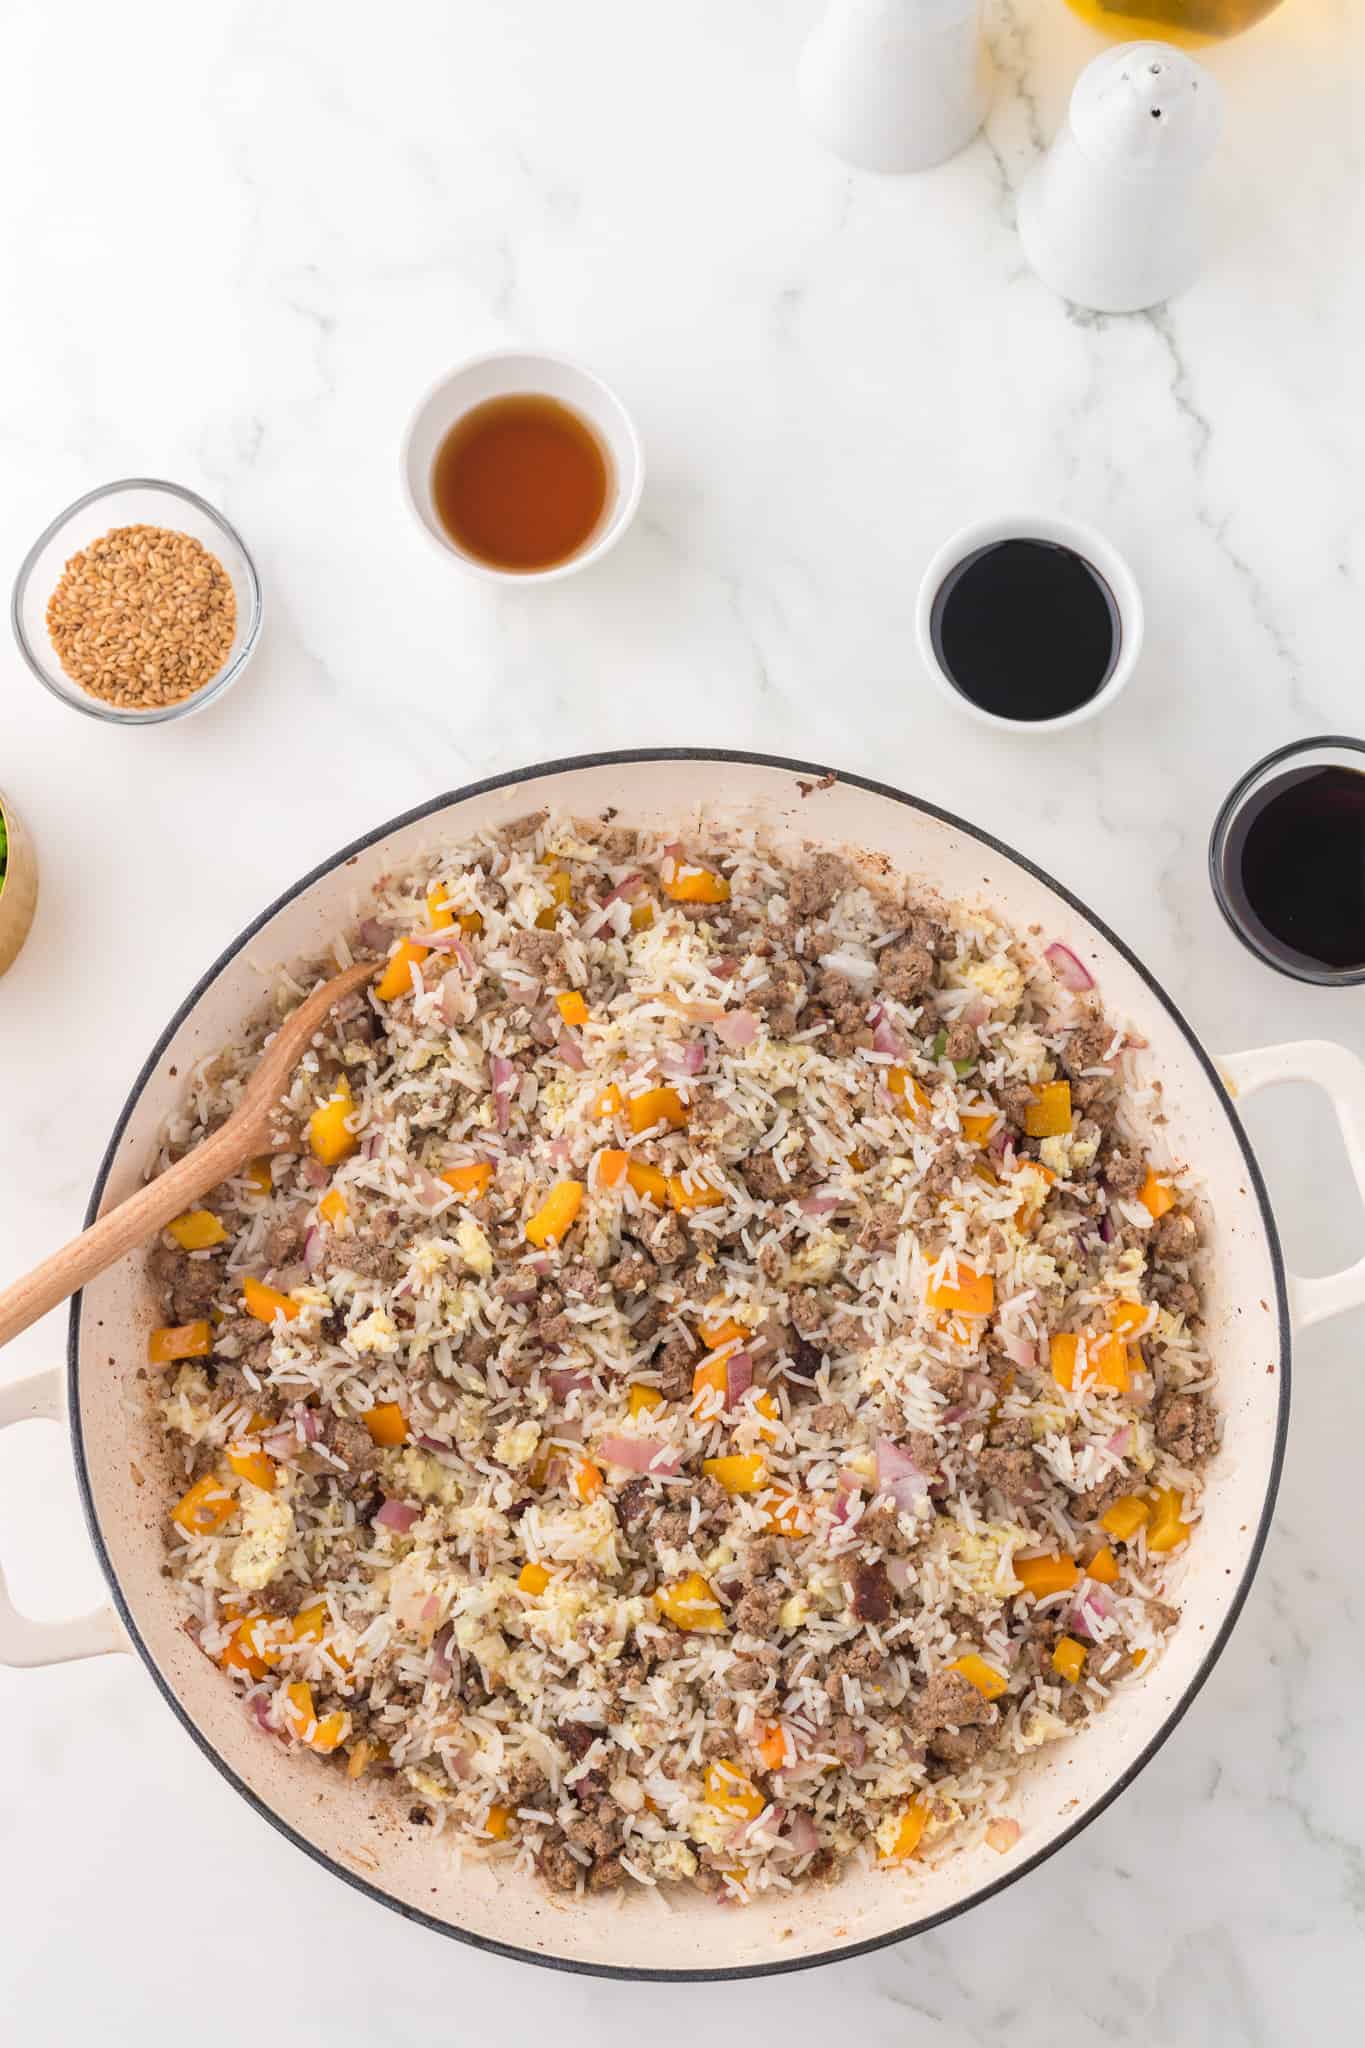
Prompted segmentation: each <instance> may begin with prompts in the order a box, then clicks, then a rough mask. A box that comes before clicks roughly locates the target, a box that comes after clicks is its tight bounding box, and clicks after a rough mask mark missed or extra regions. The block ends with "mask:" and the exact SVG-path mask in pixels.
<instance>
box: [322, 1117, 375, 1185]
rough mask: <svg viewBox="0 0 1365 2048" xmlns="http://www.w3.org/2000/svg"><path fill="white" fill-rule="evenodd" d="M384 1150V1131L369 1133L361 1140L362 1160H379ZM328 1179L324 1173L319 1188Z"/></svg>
mask: <svg viewBox="0 0 1365 2048" xmlns="http://www.w3.org/2000/svg"><path fill="white" fill-rule="evenodd" d="M383 1149H384V1133H383V1132H382V1131H371V1132H369V1134H368V1135H367V1136H366V1137H364V1138H362V1139H361V1142H360V1156H361V1158H362V1159H374V1158H377V1156H378V1155H379V1153H380V1152H382V1151H383ZM326 1178H327V1175H326V1173H325V1172H324V1173H323V1176H322V1181H319V1182H318V1186H319V1187H321V1186H322V1184H323V1181H325V1180H326Z"/></svg>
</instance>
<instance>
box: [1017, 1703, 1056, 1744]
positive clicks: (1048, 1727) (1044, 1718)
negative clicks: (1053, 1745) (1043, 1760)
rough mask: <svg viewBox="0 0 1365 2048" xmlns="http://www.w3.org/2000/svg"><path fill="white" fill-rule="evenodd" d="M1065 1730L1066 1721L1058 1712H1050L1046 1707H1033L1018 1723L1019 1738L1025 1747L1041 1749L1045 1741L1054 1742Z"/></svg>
mask: <svg viewBox="0 0 1365 2048" xmlns="http://www.w3.org/2000/svg"><path fill="white" fill-rule="evenodd" d="M1066 1732H1067V1727H1066V1722H1065V1721H1064V1720H1063V1719H1062V1717H1061V1715H1060V1714H1054V1713H1051V1712H1050V1711H1049V1710H1048V1708H1046V1707H1034V1708H1033V1709H1032V1711H1031V1712H1030V1714H1029V1715H1028V1717H1027V1719H1026V1720H1024V1721H1023V1722H1021V1724H1020V1728H1019V1740H1020V1742H1021V1743H1022V1744H1023V1746H1024V1748H1025V1749H1041V1748H1042V1746H1043V1744H1044V1743H1045V1742H1056V1741H1057V1740H1058V1739H1059V1738H1060V1737H1061V1736H1063V1735H1065V1734H1066Z"/></svg>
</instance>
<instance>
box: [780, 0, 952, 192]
mask: <svg viewBox="0 0 1365 2048" xmlns="http://www.w3.org/2000/svg"><path fill="white" fill-rule="evenodd" d="M990 80H991V74H990V60H989V58H988V56H987V53H986V43H985V38H984V37H983V35H982V33H981V0H829V6H828V7H827V8H826V11H825V14H824V17H823V19H822V20H821V21H820V22H819V23H818V24H817V25H816V27H815V28H814V29H813V30H812V32H811V35H810V38H809V40H808V41H807V43H806V47H805V49H804V50H803V52H802V55H801V64H800V69H799V71H798V74H797V90H798V92H799V94H800V99H801V106H802V109H803V111H804V113H805V116H806V119H807V120H808V121H809V122H810V125H811V127H812V128H813V129H814V130H815V132H816V134H817V135H818V136H819V137H820V139H821V141H822V142H824V143H826V144H827V145H828V147H829V148H830V149H832V150H833V151H834V152H835V154H836V156H841V157H843V158H844V160H845V162H847V163H850V164H855V165H857V167H858V168H859V169H860V170H865V171H925V170H928V169H929V167H930V166H931V165H932V164H940V163H942V162H943V161H944V160H945V158H947V157H950V156H956V154H957V152H958V150H960V149H965V147H966V145H967V144H968V143H969V142H970V141H971V139H972V137H973V136H974V135H975V134H976V131H977V129H978V128H979V127H980V126H981V123H982V121H983V120H984V119H985V117H986V107H987V103H988V101H989V99H990Z"/></svg>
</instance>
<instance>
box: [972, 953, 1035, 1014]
mask: <svg viewBox="0 0 1365 2048" xmlns="http://www.w3.org/2000/svg"><path fill="white" fill-rule="evenodd" d="M962 979H963V981H964V982H966V983H967V985H968V986H969V987H970V988H974V989H975V990H976V991H977V993H978V994H979V995H983V996H984V997H985V998H986V1000H987V1002H988V1003H989V1004H990V1005H991V1008H992V1009H994V1010H999V1011H1001V1012H1003V1014H1004V1015H1006V1016H1009V1015H1012V1013H1013V1012H1014V1011H1015V1010H1017V1009H1018V1007H1019V1005H1020V1003H1021V1002H1022V1001H1023V999H1024V976H1023V971H1022V969H1020V968H1018V967H1016V966H1015V964H1014V962H1013V960H1011V959H1010V958H1009V957H1008V955H1006V956H1004V957H1002V958H1001V959H999V960H969V961H968V963H967V965H966V966H965V967H964V968H963V970H962Z"/></svg>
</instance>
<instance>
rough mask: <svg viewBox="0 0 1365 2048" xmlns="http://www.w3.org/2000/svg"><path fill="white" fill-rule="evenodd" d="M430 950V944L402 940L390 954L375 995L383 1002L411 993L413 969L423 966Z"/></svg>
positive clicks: (375, 987) (395, 999)
mask: <svg viewBox="0 0 1365 2048" xmlns="http://www.w3.org/2000/svg"><path fill="white" fill-rule="evenodd" d="M430 951H431V948H430V946H419V945H417V944H416V942H415V941H414V940H412V939H402V940H400V942H399V945H398V949H397V951H396V952H394V953H391V954H390V955H389V960H388V965H387V966H386V967H385V969H384V972H383V973H382V974H381V975H380V977H379V979H378V981H377V982H376V983H375V985H374V992H375V995H376V996H377V997H378V999H379V1001H380V1002H381V1003H393V1002H396V1001H397V1000H398V998H399V996H406V995H411V993H412V970H413V968H414V967H420V966H421V964H422V962H423V961H424V960H425V959H426V957H427V955H428V953H430Z"/></svg>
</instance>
